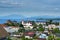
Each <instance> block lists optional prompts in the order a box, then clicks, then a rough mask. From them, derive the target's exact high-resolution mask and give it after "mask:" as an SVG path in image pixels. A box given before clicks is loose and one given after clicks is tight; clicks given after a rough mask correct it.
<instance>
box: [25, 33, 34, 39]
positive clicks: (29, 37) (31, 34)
mask: <svg viewBox="0 0 60 40" xmlns="http://www.w3.org/2000/svg"><path fill="white" fill-rule="evenodd" d="M34 34H35V32H25V33H24V36H25V38H28V39H31V38H33V36H34Z"/></svg>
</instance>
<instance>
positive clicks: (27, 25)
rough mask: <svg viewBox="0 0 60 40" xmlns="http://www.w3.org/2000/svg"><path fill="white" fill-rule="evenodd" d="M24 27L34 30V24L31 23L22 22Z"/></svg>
mask: <svg viewBox="0 0 60 40" xmlns="http://www.w3.org/2000/svg"><path fill="white" fill-rule="evenodd" d="M22 25H23V26H24V28H30V29H32V28H33V26H32V23H30V22H24V21H22Z"/></svg>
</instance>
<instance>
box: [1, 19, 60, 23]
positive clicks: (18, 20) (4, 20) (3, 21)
mask: <svg viewBox="0 0 60 40" xmlns="http://www.w3.org/2000/svg"><path fill="white" fill-rule="evenodd" d="M11 21H17V22H20V21H22V20H20V19H11ZM25 21H27V20H25ZM35 21H39V22H46V20H35ZM6 22H7V19H0V24H3V23H6ZM53 22H60V20H53Z"/></svg>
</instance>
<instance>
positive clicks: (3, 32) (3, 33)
mask: <svg viewBox="0 0 60 40" xmlns="http://www.w3.org/2000/svg"><path fill="white" fill-rule="evenodd" d="M7 36H8V33H7V31H6V30H5V29H4V28H3V27H2V26H0V38H4V37H7Z"/></svg>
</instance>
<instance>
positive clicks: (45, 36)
mask: <svg viewBox="0 0 60 40" xmlns="http://www.w3.org/2000/svg"><path fill="white" fill-rule="evenodd" d="M39 38H42V39H47V38H48V36H47V35H46V34H43V33H42V34H40V35H39Z"/></svg>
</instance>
